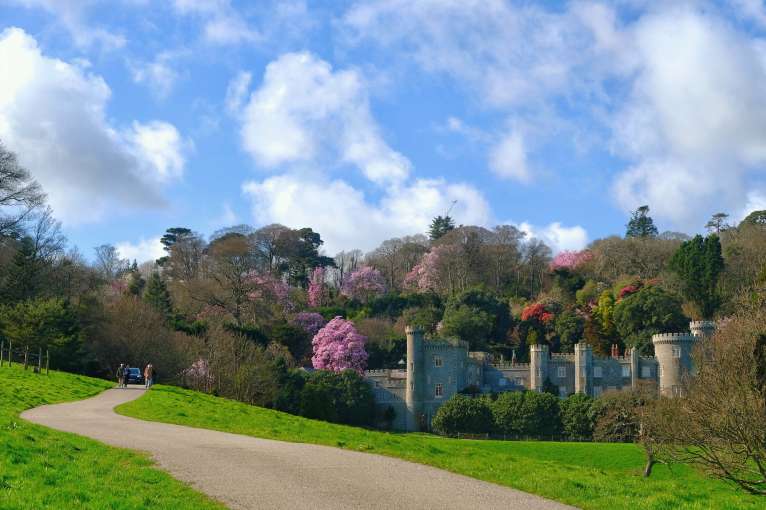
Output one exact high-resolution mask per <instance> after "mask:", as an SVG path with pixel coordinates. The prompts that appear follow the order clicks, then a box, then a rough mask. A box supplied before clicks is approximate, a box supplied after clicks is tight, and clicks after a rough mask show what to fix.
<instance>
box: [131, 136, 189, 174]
mask: <svg viewBox="0 0 766 510" xmlns="http://www.w3.org/2000/svg"><path fill="white" fill-rule="evenodd" d="M128 136H129V137H130V140H131V141H132V142H133V144H134V146H135V147H136V149H137V150H138V154H139V155H140V156H141V157H142V159H144V160H145V161H148V162H149V163H150V165H151V166H152V167H153V168H154V169H155V170H156V178H157V179H158V180H159V181H161V182H167V181H170V180H173V179H176V178H179V177H181V175H182V174H183V170H184V165H185V163H186V161H185V158H184V148H185V146H186V145H188V144H189V143H190V142H185V141H184V140H183V139H182V138H181V135H180V134H179V133H178V130H177V129H176V127H175V126H174V125H173V124H169V123H167V122H162V121H153V122H149V123H147V124H142V123H140V122H133V129H132V131H131V133H129V135H128Z"/></svg>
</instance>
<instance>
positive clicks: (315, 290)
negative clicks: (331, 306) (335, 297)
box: [308, 266, 327, 308]
mask: <svg viewBox="0 0 766 510" xmlns="http://www.w3.org/2000/svg"><path fill="white" fill-rule="evenodd" d="M326 293H327V289H326V287H325V268H324V267H322V266H319V267H315V268H314V271H313V272H312V273H311V278H310V279H309V290H308V297H309V306H311V307H314V308H316V307H318V306H322V305H323V304H324V301H325V297H326Z"/></svg>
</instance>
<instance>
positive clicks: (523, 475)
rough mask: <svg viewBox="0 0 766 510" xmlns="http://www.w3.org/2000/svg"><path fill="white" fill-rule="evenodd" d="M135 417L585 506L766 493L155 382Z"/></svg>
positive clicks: (750, 501)
mask: <svg viewBox="0 0 766 510" xmlns="http://www.w3.org/2000/svg"><path fill="white" fill-rule="evenodd" d="M117 412H118V413H121V414H124V415H127V416H133V417H136V418H141V419H146V420H154V421H162V422H166V423H175V424H179V425H187V426H193V427H199V428H208V429H214V430H220V431H225V432H233V433H237V434H245V435H251V436H255V437H261V438H268V439H278V440H283V441H291V442H305V443H315V444H322V445H329V446H336V447H340V448H348V449H352V450H358V451H366V452H372V453H378V454H382V455H390V456H394V457H399V458H403V459H406V460H411V461H414V462H420V463H423V464H428V465H431V466H435V467H438V468H442V469H446V470H449V471H453V472H456V473H460V474H464V475H467V476H471V477H474V478H478V479H481V480H486V481H490V482H495V483H498V484H501V485H506V486H510V487H513V488H516V489H520V490H523V491H526V492H530V493H534V494H538V495H541V496H545V497H548V498H551V499H555V500H558V501H562V502H565V503H569V504H573V505H576V506H578V507H581V508H586V509H621V508H622V509H630V510H634V509H671V508H672V509H676V508H687V509H703V508H705V509H707V508H717V509H755V508H766V500H764V499H758V498H756V497H754V496H750V495H747V494H745V493H743V492H742V491H739V490H737V489H735V488H733V487H731V486H729V485H727V484H725V483H723V482H719V481H716V480H710V479H707V478H704V477H702V476H701V475H699V474H697V473H695V472H694V471H692V470H690V469H688V468H686V467H684V466H674V467H673V468H672V471H671V470H669V469H668V468H667V467H665V466H658V467H656V468H655V473H654V474H653V475H652V478H651V479H648V480H646V479H644V478H642V476H641V471H642V468H643V461H644V459H643V454H642V452H641V451H640V449H639V448H637V447H636V446H635V445H632V444H601V443H553V442H536V441H530V442H510V441H509V442H503V441H468V440H454V439H445V438H440V437H437V436H431V435H425V434H391V433H384V432H378V431H370V430H365V429H360V428H354V427H347V426H343V425H337V424H330V423H325V422H321V421H315V420H309V419H305V418H301V417H297V416H292V415H289V414H285V413H281V412H278V411H273V410H269V409H264V408H259V407H255V406H250V405H247V404H242V403H239V402H235V401H231V400H227V399H222V398H217V397H213V396H210V395H205V394H201V393H197V392H194V391H188V390H183V389H180V388H175V387H166V386H156V387H155V388H154V389H153V390H152V391H150V392H147V394H146V395H144V396H143V397H142V398H140V399H138V400H135V401H133V402H129V403H127V404H124V405H122V406H120V407H118V408H117Z"/></svg>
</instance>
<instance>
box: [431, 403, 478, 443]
mask: <svg viewBox="0 0 766 510" xmlns="http://www.w3.org/2000/svg"><path fill="white" fill-rule="evenodd" d="M431 426H432V427H433V429H434V431H435V432H437V433H438V434H443V435H455V434H458V433H463V434H485V433H488V432H491V431H492V411H491V410H490V407H489V404H488V402H487V400H486V399H485V398H472V397H467V396H465V395H461V394H459V393H458V394H455V395H453V396H452V397H451V398H450V399H449V400H447V401H446V402H445V403H444V404H442V405H441V406H440V407H439V409H437V410H436V414H435V415H434V417H433V420H431Z"/></svg>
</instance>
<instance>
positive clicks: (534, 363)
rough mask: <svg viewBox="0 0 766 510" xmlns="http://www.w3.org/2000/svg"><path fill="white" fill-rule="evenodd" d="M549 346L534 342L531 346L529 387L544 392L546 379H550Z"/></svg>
mask: <svg viewBox="0 0 766 510" xmlns="http://www.w3.org/2000/svg"><path fill="white" fill-rule="evenodd" d="M548 358H549V354H548V346H547V345H541V344H534V345H530V346H529V389H530V390H532V391H538V392H540V393H542V391H543V387H544V386H545V380H546V379H548Z"/></svg>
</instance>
